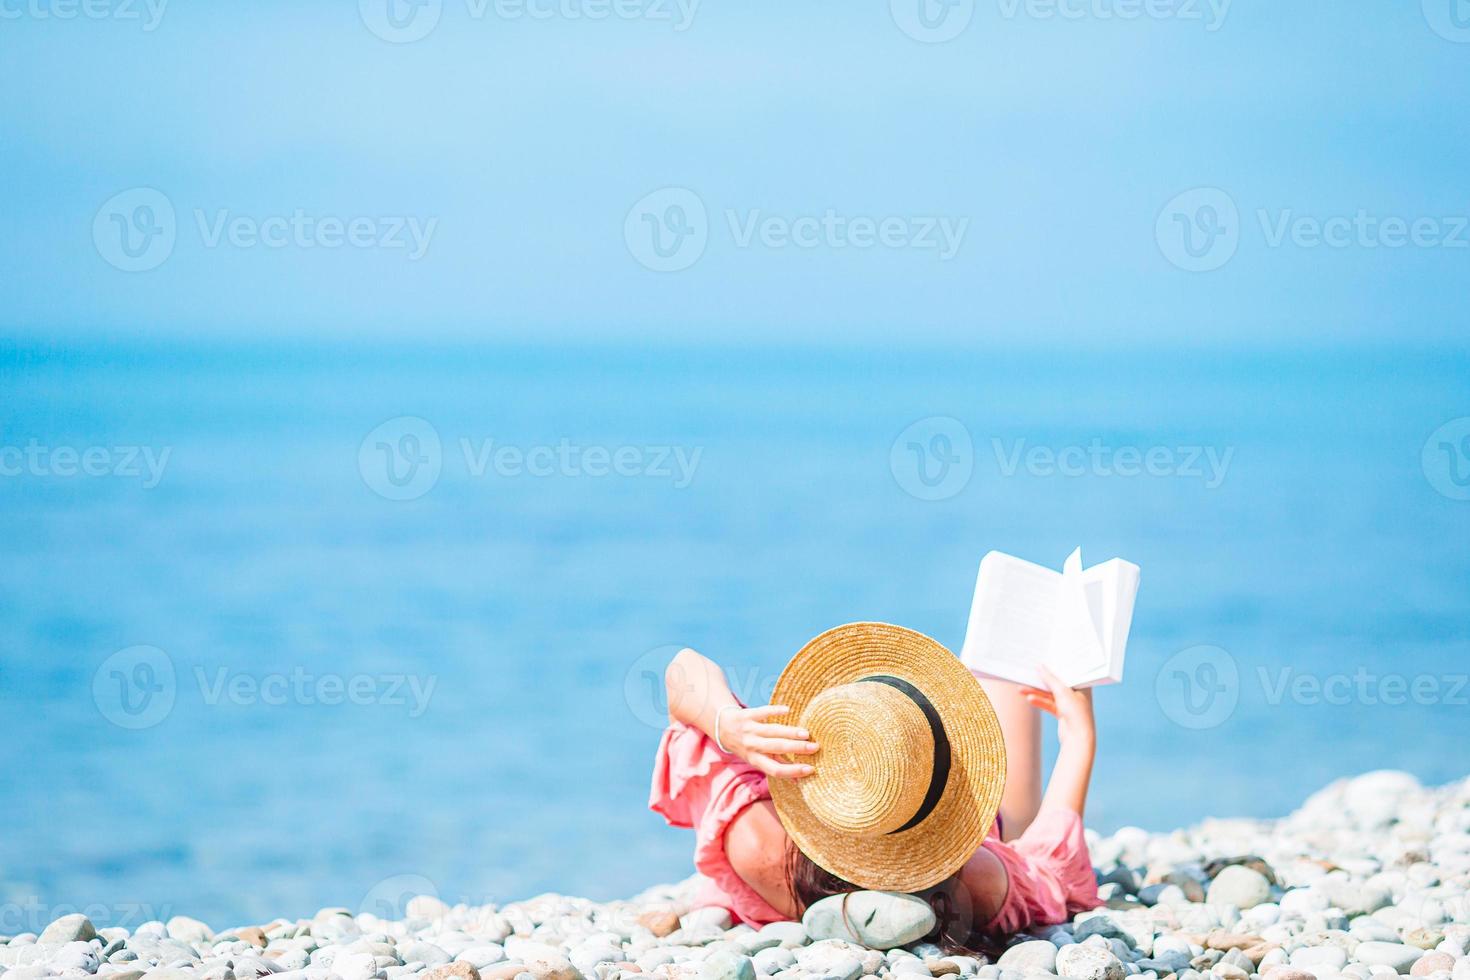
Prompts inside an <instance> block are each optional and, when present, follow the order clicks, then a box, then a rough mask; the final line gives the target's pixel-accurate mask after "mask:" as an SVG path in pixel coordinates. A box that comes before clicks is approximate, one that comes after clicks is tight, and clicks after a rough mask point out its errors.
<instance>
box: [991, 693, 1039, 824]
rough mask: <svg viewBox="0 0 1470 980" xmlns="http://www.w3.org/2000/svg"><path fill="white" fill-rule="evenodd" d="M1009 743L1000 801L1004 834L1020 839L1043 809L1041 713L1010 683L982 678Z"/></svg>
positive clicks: (1007, 744) (1002, 732) (1001, 728)
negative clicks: (1004, 786)
mask: <svg viewBox="0 0 1470 980" xmlns="http://www.w3.org/2000/svg"><path fill="white" fill-rule="evenodd" d="M979 680H980V686H981V687H983V688H985V693H986V694H987V695H988V696H989V697H990V703H991V705H992V706H993V707H994V708H995V714H996V716H997V717H998V718H999V719H1000V730H1001V734H1002V735H1004V736H1005V740H1006V788H1005V791H1004V792H1003V793H1002V794H1001V798H1000V817H1001V833H1002V836H1003V837H1004V838H1005V839H1006V840H1013V839H1015V838H1017V837H1019V836H1021V834H1022V832H1024V831H1025V829H1026V828H1027V827H1029V826H1031V821H1032V820H1035V819H1036V811H1037V810H1039V809H1041V712H1039V711H1037V710H1036V709H1035V708H1033V707H1032V706H1031V705H1030V704H1028V703H1027V702H1026V699H1025V698H1023V697H1021V690H1022V687H1021V685H1020V684H1013V683H1011V682H1010V681H1002V680H997V679H995V678H993V677H981V678H980V679H979Z"/></svg>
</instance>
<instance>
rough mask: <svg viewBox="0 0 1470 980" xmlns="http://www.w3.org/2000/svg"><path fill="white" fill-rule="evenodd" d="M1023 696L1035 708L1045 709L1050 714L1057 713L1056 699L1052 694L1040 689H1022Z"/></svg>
mask: <svg viewBox="0 0 1470 980" xmlns="http://www.w3.org/2000/svg"><path fill="white" fill-rule="evenodd" d="M1021 697H1023V698H1025V699H1026V703H1027V704H1029V705H1031V706H1032V707H1033V708H1038V709H1040V710H1042V711H1045V712H1046V713H1047V714H1049V715H1054V714H1056V713H1057V702H1056V699H1055V698H1053V697H1052V696H1051V695H1050V694H1043V693H1041V692H1040V691H1022V692H1021Z"/></svg>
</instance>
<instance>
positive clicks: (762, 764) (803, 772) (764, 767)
mask: <svg viewBox="0 0 1470 980" xmlns="http://www.w3.org/2000/svg"><path fill="white" fill-rule="evenodd" d="M750 763H751V765H753V766H755V767H756V768H757V769H759V770H760V771H761V772H763V773H765V774H766V775H767V776H775V777H777V778H778V779H801V778H802V777H804V776H810V775H811V774H812V773H814V772H816V770H815V769H813V768H812V767H811V766H808V765H805V764H803V763H800V762H777V761H776V760H775V759H772V758H771V757H770V756H768V755H762V754H761V753H759V752H753V753H751V756H750Z"/></svg>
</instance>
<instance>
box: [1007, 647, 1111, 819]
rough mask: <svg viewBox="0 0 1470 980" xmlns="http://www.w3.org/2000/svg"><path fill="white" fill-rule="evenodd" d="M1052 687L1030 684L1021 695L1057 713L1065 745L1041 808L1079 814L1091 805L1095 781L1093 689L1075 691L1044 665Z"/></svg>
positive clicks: (1049, 684) (1059, 753) (1062, 741)
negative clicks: (1089, 789) (1089, 792)
mask: <svg viewBox="0 0 1470 980" xmlns="http://www.w3.org/2000/svg"><path fill="white" fill-rule="evenodd" d="M1041 676H1042V677H1043V678H1044V679H1045V680H1046V686H1047V687H1048V688H1050V690H1047V691H1043V690H1040V689H1038V688H1034V687H1028V688H1023V689H1022V690H1021V695H1022V696H1023V697H1024V698H1025V699H1026V700H1027V701H1029V702H1030V703H1031V704H1033V705H1035V706H1036V707H1038V708H1040V709H1041V710H1042V711H1045V712H1048V713H1050V714H1053V715H1056V718H1057V740H1058V741H1059V742H1061V748H1060V749H1059V750H1058V752H1057V761H1056V764H1055V765H1053V766H1052V770H1051V779H1050V780H1049V781H1048V782H1047V784H1046V795H1045V796H1044V797H1042V799H1041V808H1042V809H1043V810H1045V809H1047V808H1048V807H1061V808H1064V809H1067V810H1071V811H1073V812H1074V813H1076V814H1077V815H1078V816H1079V817H1080V816H1082V812H1083V809H1084V808H1085V807H1086V806H1087V784H1088V783H1089V782H1091V781H1092V760H1093V756H1094V755H1095V754H1096V751H1097V725H1096V723H1095V722H1094V721H1093V719H1092V691H1091V690H1090V689H1087V688H1083V689H1082V690H1080V691H1074V690H1072V689H1071V688H1070V687H1068V686H1067V685H1065V684H1063V683H1062V681H1061V679H1060V678H1058V677H1057V675H1056V674H1053V673H1052V672H1051V671H1049V670H1047V669H1046V668H1045V667H1043V668H1041Z"/></svg>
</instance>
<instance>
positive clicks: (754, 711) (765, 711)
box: [746, 704, 791, 721]
mask: <svg viewBox="0 0 1470 980" xmlns="http://www.w3.org/2000/svg"><path fill="white" fill-rule="evenodd" d="M746 711H748V712H749V713H750V717H751V718H753V719H755V720H756V721H765V720H766V719H767V718H775V717H776V716H777V715H784V714H787V713H789V712H790V711H791V709H790V708H788V707H786V705H784V704H767V705H762V706H761V707H759V708H747V709H746Z"/></svg>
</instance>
